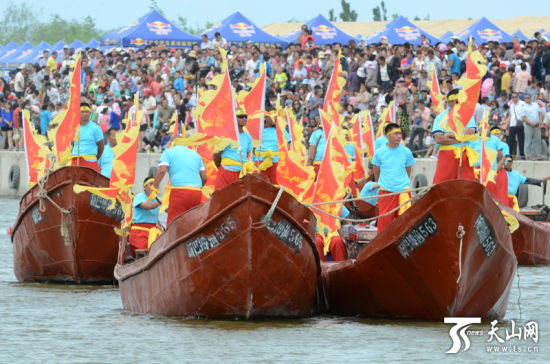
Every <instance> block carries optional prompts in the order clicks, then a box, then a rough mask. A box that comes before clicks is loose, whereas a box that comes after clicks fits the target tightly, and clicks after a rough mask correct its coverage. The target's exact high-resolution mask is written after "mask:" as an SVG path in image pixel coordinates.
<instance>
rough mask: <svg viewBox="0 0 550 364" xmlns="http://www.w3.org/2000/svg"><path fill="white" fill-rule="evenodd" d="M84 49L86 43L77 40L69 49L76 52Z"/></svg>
mask: <svg viewBox="0 0 550 364" xmlns="http://www.w3.org/2000/svg"><path fill="white" fill-rule="evenodd" d="M83 47H84V43H82V42H81V41H80V40H78V39H77V40H75V41H74V42H72V43H71V44H69V49H71V48H72V49H74V50H79V49H82V48H83Z"/></svg>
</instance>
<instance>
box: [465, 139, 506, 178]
mask: <svg viewBox="0 0 550 364" xmlns="http://www.w3.org/2000/svg"><path fill="white" fill-rule="evenodd" d="M481 143H482V140H481V139H479V140H476V141H474V142H472V144H471V146H472V148H473V149H474V150H475V151H476V152H477V153H478V154H479V158H478V159H477V162H476V163H475V164H474V167H479V166H480V164H481ZM485 148H486V149H491V150H496V151H497V152H498V151H499V150H502V142H501V141H500V139H498V138H497V137H496V136H494V135H489V140H486V141H485ZM497 159H498V157H497V158H495V160H494V161H493V165H492V166H491V168H492V169H494V170H496V169H497Z"/></svg>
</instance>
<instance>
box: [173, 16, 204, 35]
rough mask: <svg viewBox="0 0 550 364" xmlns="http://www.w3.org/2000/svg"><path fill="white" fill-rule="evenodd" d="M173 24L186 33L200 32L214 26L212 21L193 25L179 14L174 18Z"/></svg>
mask: <svg viewBox="0 0 550 364" xmlns="http://www.w3.org/2000/svg"><path fill="white" fill-rule="evenodd" d="M174 24H175V25H176V26H177V27H178V28H180V29H183V30H185V31H186V32H188V33H191V34H201V33H202V32H204V31H205V30H207V29H209V28H212V27H213V26H214V23H212V22H209V21H207V22H206V23H205V24H204V25H203V26H200V25H198V24H196V25H195V26H194V27H193V26H191V25H189V24H187V18H184V17H183V16H181V15H179V16H178V18H177V19H176V20H174Z"/></svg>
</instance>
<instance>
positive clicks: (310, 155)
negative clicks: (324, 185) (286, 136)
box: [306, 125, 327, 178]
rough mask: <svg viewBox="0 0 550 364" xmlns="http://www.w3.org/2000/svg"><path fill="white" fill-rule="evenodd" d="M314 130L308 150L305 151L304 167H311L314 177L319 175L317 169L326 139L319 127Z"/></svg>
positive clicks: (323, 152)
mask: <svg viewBox="0 0 550 364" xmlns="http://www.w3.org/2000/svg"><path fill="white" fill-rule="evenodd" d="M315 128H316V129H315V130H314V131H313V133H311V135H310V137H309V149H308V151H307V163H306V166H313V169H314V170H315V177H316V178H317V175H318V174H319V168H320V167H321V162H322V161H323V156H324V155H325V149H326V147H327V139H326V138H325V132H324V131H323V129H322V128H321V127H320V125H316V126H315Z"/></svg>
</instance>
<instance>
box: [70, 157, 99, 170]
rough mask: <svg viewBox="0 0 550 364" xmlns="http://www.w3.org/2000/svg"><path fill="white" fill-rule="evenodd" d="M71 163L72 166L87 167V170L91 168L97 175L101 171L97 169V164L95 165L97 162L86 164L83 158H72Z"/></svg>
mask: <svg viewBox="0 0 550 364" xmlns="http://www.w3.org/2000/svg"><path fill="white" fill-rule="evenodd" d="M71 163H72V165H73V166H82V167H88V168H91V169H93V170H94V171H96V172H98V173H101V169H99V164H98V163H97V161H94V162H88V161H87V160H85V159H84V158H82V157H78V158H73V159H72V162H71Z"/></svg>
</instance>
